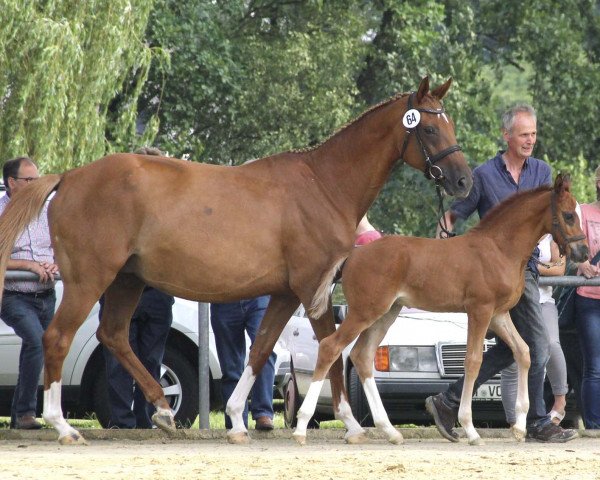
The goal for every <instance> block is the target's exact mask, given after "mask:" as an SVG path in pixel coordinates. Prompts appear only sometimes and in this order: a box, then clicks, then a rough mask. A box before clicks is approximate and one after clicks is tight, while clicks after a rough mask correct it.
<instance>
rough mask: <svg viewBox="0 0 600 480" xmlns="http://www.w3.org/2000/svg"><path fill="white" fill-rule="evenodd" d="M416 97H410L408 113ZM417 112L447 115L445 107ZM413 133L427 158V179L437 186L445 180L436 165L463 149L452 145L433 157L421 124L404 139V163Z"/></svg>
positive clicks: (401, 158)
mask: <svg viewBox="0 0 600 480" xmlns="http://www.w3.org/2000/svg"><path fill="white" fill-rule="evenodd" d="M415 95H416V93H415V92H412V93H411V94H410V96H409V97H408V109H407V111H408V110H412V109H413V106H412V103H413V98H414V96H415ZM415 110H417V111H418V112H421V113H432V114H434V115H441V114H442V113H445V110H444V107H442V108H437V109H431V108H416V109H415ZM412 132H415V136H416V137H417V140H418V142H419V145H420V147H421V151H422V152H423V157H425V172H424V174H425V178H427V179H428V180H431V179H433V180H435V181H436V184H437V183H438V182H439V181H440V180H442V179H443V178H444V174H443V172H442V169H441V168H440V167H438V166H437V165H436V163H437V162H439V161H440V160H442V159H443V158H445V157H447V156H448V155H450V154H451V153H454V152H458V151H459V150H462V149H461V148H460V145H458V144H455V145H452V146H450V147H448V148H446V149H444V150H442V151H441V152H438V153H436V154H435V155H431V154H430V153H429V151H428V150H427V147H426V146H425V144H424V143H423V139H422V138H421V134H420V123H419V124H418V125H417V126H416V127H415V128H411V129H409V130H408V131H407V132H406V136H405V137H404V143H403V144H402V151H401V152H400V160H401V161H404V153H405V152H406V147H407V146H408V141H409V140H410V137H411V133H412Z"/></svg>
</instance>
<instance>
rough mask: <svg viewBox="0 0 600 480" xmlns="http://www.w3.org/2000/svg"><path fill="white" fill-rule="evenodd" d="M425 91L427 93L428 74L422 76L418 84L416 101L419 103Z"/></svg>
mask: <svg viewBox="0 0 600 480" xmlns="http://www.w3.org/2000/svg"><path fill="white" fill-rule="evenodd" d="M427 93H429V76H427V77H425V78H423V80H421V83H420V84H419V90H417V103H421V102H422V101H423V98H425V95H427Z"/></svg>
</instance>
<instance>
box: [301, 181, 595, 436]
mask: <svg viewBox="0 0 600 480" xmlns="http://www.w3.org/2000/svg"><path fill="white" fill-rule="evenodd" d="M569 188H570V182H569V179H568V177H565V178H563V176H562V175H558V176H557V178H556V180H555V183H554V187H553V188H552V187H550V186H548V187H540V188H538V189H534V190H530V191H526V192H524V193H519V194H516V195H514V196H512V197H510V198H509V199H507V200H505V201H504V202H502V203H501V204H500V205H498V206H497V207H495V209H494V210H493V211H491V212H490V213H489V214H488V215H487V216H486V217H484V218H483V220H482V221H481V222H480V223H479V224H478V225H477V226H476V227H475V228H473V229H471V230H470V231H469V232H468V233H466V234H465V235H463V236H459V237H454V238H449V239H443V240H440V239H428V238H415V237H402V236H389V237H384V238H382V239H380V240H377V241H375V242H373V243H370V244H368V245H366V246H361V247H357V248H356V249H355V250H354V251H353V252H352V253H351V254H350V256H349V257H348V260H347V261H346V264H345V265H344V267H343V270H342V286H343V290H344V294H345V296H346V300H347V302H348V314H347V316H346V318H345V319H344V321H343V322H342V324H341V325H340V327H339V328H338V330H337V331H336V332H335V333H334V334H332V335H330V336H329V337H327V338H325V339H323V340H322V341H321V342H320V344H319V355H318V360H317V366H316V368H315V372H314V376H313V380H312V383H311V385H310V387H309V390H308V393H307V394H306V397H305V400H304V402H303V404H302V406H301V407H300V410H299V412H298V423H297V428H296V431H295V432H294V437H295V438H296V440H297V441H298V442H300V443H304V442H305V441H306V427H307V424H308V422H309V420H310V418H311V417H312V415H313V414H314V411H315V406H316V402H317V399H318V396H319V392H320V390H321V386H322V384H323V380H324V378H325V375H326V374H327V371H328V370H329V367H330V365H331V364H332V363H333V361H334V359H336V358H338V356H339V355H340V353H341V352H342V350H343V349H344V348H345V347H346V346H347V345H348V344H350V343H351V342H352V341H353V340H354V339H355V338H357V337H358V340H357V341H356V344H355V345H354V347H353V348H352V351H351V353H350V359H351V360H352V362H353V364H354V366H355V367H356V369H357V371H358V374H359V376H360V379H361V383H362V386H363V389H364V391H365V396H366V397H367V401H368V403H369V407H370V409H371V413H372V415H373V421H374V423H375V426H377V427H378V428H380V429H382V430H383V432H384V433H385V434H386V435H387V437H388V439H389V441H390V442H392V443H401V442H402V434H400V432H398V431H397V430H396V429H395V428H394V427H393V426H392V424H391V423H390V421H389V419H388V416H387V414H386V412H385V410H384V408H383V404H382V402H381V398H380V396H379V392H378V391H377V386H376V385H375V381H374V380H373V359H374V356H375V351H376V349H377V347H378V346H379V344H380V342H381V341H382V340H383V337H384V336H385V333H386V332H387V330H388V329H389V327H390V325H391V324H392V323H393V322H394V321H395V320H396V318H397V316H398V313H399V312H400V309H401V308H402V306H403V305H407V306H411V307H416V308H422V309H424V310H429V311H435V312H466V313H467V315H468V336H467V354H466V357H465V382H464V387H463V391H462V397H461V402H460V409H459V415H458V418H459V420H460V423H461V425H462V426H463V427H464V428H465V431H466V434H467V436H468V439H469V443H471V444H478V443H481V439H480V437H479V434H478V433H477V431H476V430H475V428H474V427H473V422H472V418H471V397H472V395H473V385H474V383H475V379H476V378H477V374H478V373H479V367H480V365H481V361H482V354H483V342H484V338H485V334H486V332H487V330H488V327H490V328H491V329H492V330H493V331H494V332H495V333H496V334H497V335H498V336H499V337H500V338H501V339H502V340H503V341H504V342H506V344H507V345H508V346H509V347H510V348H511V350H512V352H513V355H514V357H515V360H516V362H517V364H518V370H519V373H518V377H519V378H518V393H517V402H516V412H517V422H516V424H515V426H514V427H513V434H514V435H515V437H516V438H517V439H523V438H524V434H525V417H526V415H527V410H528V409H529V398H528V394H527V372H528V370H529V364H530V361H529V348H528V347H527V345H526V344H525V342H524V341H523V340H522V338H521V337H520V335H519V334H518V333H517V330H516V329H515V327H514V325H513V323H512V321H511V319H510V315H509V310H510V309H511V308H512V307H513V306H514V305H515V304H516V303H517V302H518V300H519V298H520V297H521V294H522V293H523V289H524V285H525V275H524V271H525V265H526V264H527V261H528V259H529V257H530V256H531V252H532V251H533V249H534V248H535V246H536V244H537V242H538V240H539V239H540V237H541V236H542V235H543V234H544V233H552V235H553V237H554V239H555V241H556V242H557V243H558V244H559V246H560V248H561V250H562V251H563V252H564V251H568V252H569V255H570V256H571V258H572V259H573V260H574V261H576V262H581V261H584V260H585V259H586V258H587V254H588V247H587V244H586V242H585V235H583V232H582V231H581V228H580V226H579V219H578V217H577V214H576V213H575V204H576V202H575V198H573V196H572V195H571V194H570V192H569Z"/></svg>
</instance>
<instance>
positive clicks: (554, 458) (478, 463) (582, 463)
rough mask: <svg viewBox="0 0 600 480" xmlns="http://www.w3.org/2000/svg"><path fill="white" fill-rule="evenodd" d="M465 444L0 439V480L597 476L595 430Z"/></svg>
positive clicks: (599, 457) (599, 444)
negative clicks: (570, 436) (565, 436)
mask: <svg viewBox="0 0 600 480" xmlns="http://www.w3.org/2000/svg"><path fill="white" fill-rule="evenodd" d="M485 441H486V444H485V445H484V446H479V447H470V446H469V445H468V444H466V443H465V442H464V441H463V442H461V443H458V444H452V443H450V442H447V441H445V440H443V439H441V438H439V439H436V438H434V439H418V438H412V439H407V440H406V442H405V443H404V444H403V445H400V446H394V445H390V444H388V443H387V442H385V441H384V440H380V439H374V440H371V441H370V442H369V443H368V444H365V445H346V444H345V443H344V442H343V440H341V439H340V438H333V439H332V438H313V439H310V433H309V444H307V445H306V446H304V447H301V446H298V445H296V443H295V442H294V440H292V439H291V438H289V437H288V438H286V436H285V435H284V436H278V437H275V436H263V437H262V438H256V436H255V437H254V438H253V440H252V442H251V443H250V444H249V445H242V446H237V445H229V444H227V443H226V441H225V440H224V439H222V438H209V439H191V440H190V439H188V440H170V439H166V438H162V439H161V438H150V439H148V440H144V441H136V440H129V439H111V440H103V439H96V440H93V441H91V442H90V445H89V446H79V447H65V446H61V445H59V444H58V443H56V442H55V441H51V440H39V439H27V438H25V439H4V440H0V452H1V456H2V466H1V467H0V478H1V479H2V480H9V479H19V480H38V479H39V480H41V479H86V480H87V479H91V478H98V479H102V480H123V479H153V480H162V479H169V480H188V479H205V478H206V479H211V480H221V479H223V480H225V479H254V478H256V479H271V478H273V479H285V480H293V479H310V480H313V479H314V480H322V479H325V480H329V479H332V480H337V479H361V480H364V479H367V478H377V479H388V478H389V479H392V478H394V479H398V478H400V479H404V478H406V479H410V480H424V479H426V480H432V479H437V478H443V479H444V480H447V479H470V478H477V479H492V478H493V479H500V478H501V479H505V480H506V479H513V478H514V479H561V480H562V479H568V478H574V479H578V480H579V479H600V438H579V439H577V440H574V441H572V442H569V443H567V444H562V445H556V444H552V445H550V444H540V443H529V442H525V443H516V442H515V441H513V440H511V439H509V438H491V439H486V440H485Z"/></svg>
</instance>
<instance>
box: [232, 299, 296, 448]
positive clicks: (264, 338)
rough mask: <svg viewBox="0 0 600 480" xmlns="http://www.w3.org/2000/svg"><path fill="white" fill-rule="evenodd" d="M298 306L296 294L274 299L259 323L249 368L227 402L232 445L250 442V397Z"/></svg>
mask: <svg viewBox="0 0 600 480" xmlns="http://www.w3.org/2000/svg"><path fill="white" fill-rule="evenodd" d="M299 304H300V301H299V300H298V298H296V297H295V296H293V295H289V296H283V295H281V296H275V295H272V296H271V300H270V301H269V306H268V307H267V311H266V312H265V316H264V317H263V319H262V321H261V322H260V329H259V331H258V333H257V335H256V338H255V339H254V343H253V344H252V348H251V349H250V355H249V358H248V365H246V368H245V369H244V371H243V373H242V376H241V377H240V379H239V381H238V383H237V385H236V386H235V389H234V390H233V393H232V394H231V397H229V401H228V402H227V407H226V410H225V411H226V412H227V415H229V417H230V418H231V430H229V431H228V432H227V440H228V441H229V442H230V443H248V441H249V439H248V430H247V429H246V426H245V425H244V418H243V413H244V406H245V404H246V400H247V398H248V394H249V393H250V390H251V389H252V385H254V381H255V380H256V376H257V375H258V374H259V373H260V371H261V370H262V367H263V366H264V364H265V363H266V361H267V359H268V358H269V355H271V352H273V347H274V346H275V342H276V341H277V339H278V338H279V335H281V332H282V330H283V327H285V325H286V323H287V322H288V320H289V319H290V317H291V316H292V313H294V310H296V308H298V305H299Z"/></svg>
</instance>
